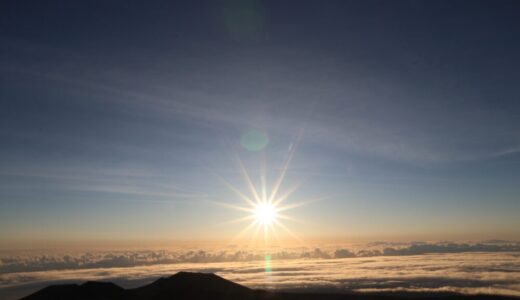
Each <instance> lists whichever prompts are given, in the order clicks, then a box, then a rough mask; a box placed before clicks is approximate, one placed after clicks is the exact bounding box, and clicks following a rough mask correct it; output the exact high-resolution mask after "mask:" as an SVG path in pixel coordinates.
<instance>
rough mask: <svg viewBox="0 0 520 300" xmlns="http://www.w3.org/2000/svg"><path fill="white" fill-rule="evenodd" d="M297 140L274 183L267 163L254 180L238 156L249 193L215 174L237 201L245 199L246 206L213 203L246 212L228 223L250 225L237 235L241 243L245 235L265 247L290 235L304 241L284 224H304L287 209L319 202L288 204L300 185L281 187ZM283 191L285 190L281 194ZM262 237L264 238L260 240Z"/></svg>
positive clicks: (238, 164)
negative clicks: (270, 180)
mask: <svg viewBox="0 0 520 300" xmlns="http://www.w3.org/2000/svg"><path fill="white" fill-rule="evenodd" d="M299 138H301V134H300V136H299V137H298V141H299ZM298 141H296V142H295V143H291V145H290V146H289V149H288V150H287V151H288V152H287V155H286V157H285V160H284V162H283V164H282V166H281V168H279V170H280V172H279V174H278V176H276V177H275V178H273V179H274V180H273V181H272V182H269V180H268V176H267V173H268V172H267V168H266V166H265V161H264V163H263V164H261V166H260V170H261V171H260V174H259V178H258V179H259V180H253V179H252V178H251V176H250V174H249V172H248V171H247V170H246V168H245V166H244V164H243V162H242V160H241V159H240V156H239V155H235V159H236V163H237V166H238V169H239V171H240V173H241V174H242V177H243V179H244V182H245V188H247V189H248V190H249V193H244V192H243V189H240V188H238V187H235V186H234V185H232V184H231V183H230V182H228V181H227V180H226V179H224V178H223V177H221V176H219V175H218V174H215V173H214V175H216V176H217V178H218V179H219V180H220V181H221V182H222V183H223V184H224V185H226V186H227V187H228V188H229V190H230V191H231V192H233V193H234V194H235V195H236V196H237V198H239V199H241V200H243V204H245V205H237V204H235V203H233V204H232V203H229V201H212V202H213V203H214V204H218V205H222V206H225V207H228V208H231V209H234V210H238V211H241V212H244V213H245V214H246V215H245V216H243V217H241V218H238V219H235V220H231V221H228V222H225V223H228V224H229V223H233V224H234V223H242V222H247V221H249V225H246V226H245V227H244V228H243V229H242V230H241V231H240V232H239V233H238V234H237V236H236V237H235V238H234V239H233V241H238V240H242V239H243V238H244V236H245V235H249V241H250V242H251V243H256V242H257V241H261V240H263V241H264V246H265V245H269V244H271V245H272V242H275V243H276V242H278V243H279V242H280V241H281V240H280V238H285V237H287V236H289V237H292V238H294V239H296V240H298V241H300V242H301V239H300V238H299V237H298V236H296V235H295V234H294V233H293V232H292V230H290V229H289V228H288V227H287V226H286V225H285V224H284V223H285V222H284V221H291V222H299V223H305V222H303V221H301V220H299V219H297V218H294V217H292V216H288V215H286V212H287V211H288V210H292V209H294V208H297V207H300V206H302V205H306V204H308V203H311V202H314V201H316V199H310V200H309V199H307V201H301V199H300V201H298V202H294V200H291V203H286V202H287V200H289V198H291V196H292V195H293V193H294V192H295V191H296V190H297V189H298V188H299V187H300V186H301V183H296V184H295V185H293V186H291V187H289V188H287V189H283V188H282V182H283V181H284V178H285V176H286V175H287V171H288V170H289V164H290V162H291V159H292V157H293V155H294V152H295V149H296V145H297V144H298ZM255 183H257V184H258V183H259V185H258V186H257V184H255ZM281 190H284V191H283V192H281ZM280 231H281V232H282V234H283V235H282V236H280ZM262 233H263V234H262ZM262 236H263V239H262V238H261V237H262ZM273 238H274V240H273Z"/></svg>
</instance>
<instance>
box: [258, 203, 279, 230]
mask: <svg viewBox="0 0 520 300" xmlns="http://www.w3.org/2000/svg"><path fill="white" fill-rule="evenodd" d="M253 214H254V217H255V221H256V222H257V223H259V224H261V225H264V226H270V225H271V224H272V223H273V222H275V221H276V208H275V207H274V205H273V204H271V203H259V204H257V205H255V209H254V212H253Z"/></svg>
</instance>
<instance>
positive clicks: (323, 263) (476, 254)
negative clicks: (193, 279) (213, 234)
mask: <svg viewBox="0 0 520 300" xmlns="http://www.w3.org/2000/svg"><path fill="white" fill-rule="evenodd" d="M443 245H444V246H443ZM499 245H500V246H499ZM373 246H376V245H373ZM377 246H378V247H382V248H383V250H367V249H361V250H357V251H354V250H352V251H350V250H347V249H337V250H335V251H332V252H329V251H324V250H319V249H315V250H313V251H303V252H299V253H298V254H297V252H296V251H294V252H285V253H286V254H285V256H283V255H282V253H283V252H280V253H275V254H271V255H268V256H266V255H262V254H260V253H256V254H254V253H249V252H235V253H234V254H225V252H220V254H217V253H208V252H203V251H191V252H190V251H188V252H186V253H183V254H177V256H174V254H171V253H170V254H168V253H167V252H145V251H144V252H129V253H127V254H126V255H123V254H119V255H116V254H113V255H108V254H105V255H104V256H99V257H101V258H102V259H101V260H99V261H97V262H95V259H97V258H96V257H98V256H96V255H94V254H91V255H90V256H89V255H86V254H85V255H83V256H79V257H75V258H73V257H70V256H69V257H68V258H65V257H63V258H62V259H63V261H62V262H54V263H55V264H57V265H58V266H60V268H61V269H54V270H44V271H27V270H26V271H16V272H6V270H7V269H6V266H9V264H11V263H12V262H9V261H8V260H6V259H3V262H2V264H3V265H2V268H3V269H2V273H0V296H1V297H3V298H6V299H8V297H15V296H16V297H19V296H22V295H24V294H27V293H30V292H32V291H34V290H36V289H39V288H41V287H43V286H46V285H48V284H51V283H59V282H71V281H83V280H110V281H114V282H116V283H118V284H120V285H122V286H125V287H133V286H138V285H142V284H145V283H148V282H150V281H152V280H155V279H156V278H158V277H161V276H169V275H171V274H174V273H176V272H178V271H183V270H184V271H197V272H214V273H217V274H219V275H221V276H223V277H225V278H227V279H229V280H233V281H236V282H238V283H241V284H244V285H247V286H249V287H253V288H265V289H286V290H302V289H304V290H328V291H330V290H334V291H344V292H345V291H361V292H362V291H451V292H461V293H470V294H472V293H490V294H502V295H517V296H520V252H519V251H518V248H516V249H517V250H514V249H515V248H514V247H518V245H517V244H503V243H500V244H473V245H470V244H450V243H446V244H413V245H407V246H402V247H401V248H398V246H395V248H390V247H387V246H388V245H387V244H378V245H377ZM485 247H489V248H485ZM492 247H495V248H492ZM390 249H393V250H390ZM486 249H487V250H489V251H487V252H483V251H484V250H486ZM507 250H509V252H504V251H507ZM369 251H372V252H371V253H372V254H374V253H379V254H385V253H388V254H392V255H378V256H364V255H366V254H367V253H369ZM390 252H391V253H390ZM130 253H133V254H130ZM425 253H428V254H425ZM168 255H171V256H168ZM334 256H335V257H336V258H334ZM99 257H98V258H99ZM168 257H169V258H168ZM340 257H346V258H340ZM47 259H48V261H52V260H50V259H49V258H47ZM81 260H83V261H84V265H83V268H82V267H81V266H80V267H74V266H76V265H79V264H80V261H81ZM169 260H171V261H172V262H176V263H167V262H168V261H169ZM6 262H7V263H6ZM201 262H204V263H201ZM39 263H40V264H42V263H41V262H39ZM67 264H68V265H70V266H72V267H71V268H69V269H65V268H64V267H63V266H64V265H67ZM28 266H29V263H28ZM12 295H15V296H12ZM13 299H14V298H13Z"/></svg>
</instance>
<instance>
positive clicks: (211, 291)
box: [22, 272, 518, 300]
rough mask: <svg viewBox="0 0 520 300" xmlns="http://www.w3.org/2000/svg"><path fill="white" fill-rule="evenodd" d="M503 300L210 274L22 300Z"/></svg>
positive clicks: (63, 288)
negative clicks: (269, 283) (293, 289)
mask: <svg viewBox="0 0 520 300" xmlns="http://www.w3.org/2000/svg"><path fill="white" fill-rule="evenodd" d="M123 299H124V300H166V299H169V300H170V299H172V300H173V299H175V300H206V299H208V300H209V299H215V300H224V299H225V300H296V299H303V300H318V299H320V300H321V299H324V300H340V299H342V300H347V299H351V300H392V299H394V300H395V299H436V300H455V299H467V300H481V299H482V300H483V299H491V300H499V299H500V300H505V299H518V298H508V297H500V296H488V295H485V296H484V295H479V296H464V295H456V294H435V293H428V294H416V293H399V294H395V293H393V294H315V293H282V292H266V291H262V290H252V289H249V288H247V287H244V286H241V285H239V284H236V283H234V282H231V281H229V280H226V279H224V278H221V277H219V276H217V275H214V274H202V273H188V272H180V273H177V274H175V275H173V276H171V277H168V278H160V279H158V280H156V281H154V282H153V283H151V284H148V285H145V286H142V287H139V288H135V289H128V290H126V289H123V288H121V287H119V286H117V285H115V284H113V283H105V282H86V283H84V284H81V285H77V284H67V285H54V286H49V287H46V288H44V289H42V290H40V291H38V292H36V293H34V294H32V295H29V296H27V297H25V298H22V300H123Z"/></svg>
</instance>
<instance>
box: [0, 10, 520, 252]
mask: <svg viewBox="0 0 520 300" xmlns="http://www.w3.org/2000/svg"><path fill="white" fill-rule="evenodd" d="M518 11H520V2H518V1H488V2H482V1H428V2H426V1H424V2H419V1H357V2H354V1H298V2H296V1H292V2H291V1H261V2H257V1H250V0H246V1H207V2H206V1H154V3H149V2H146V3H145V1H83V2H81V1H14V0H9V1H1V3H0V108H1V109H0V141H1V143H0V240H4V241H9V243H12V241H13V240H17V241H33V240H88V239H111V240H117V239H121V240H143V239H168V240H180V239H201V240H204V239H224V240H229V239H231V238H233V237H234V236H236V234H237V233H238V232H239V231H240V230H241V229H242V227H245V226H246V225H247V224H228V223H226V222H227V221H229V220H231V219H234V218H238V217H241V216H244V214H243V213H242V212H237V211H233V210H230V209H228V208H226V207H223V206H221V205H217V204H215V202H226V203H232V204H242V203H243V201H242V200H241V199H240V198H239V197H237V196H236V195H235V194H233V193H232V192H231V191H230V190H229V189H228V188H227V187H226V185H224V184H223V183H222V181H220V180H219V177H222V178H225V180H227V181H229V182H230V183H231V184H233V185H234V186H236V187H237V188H239V189H240V190H242V191H243V192H244V193H247V192H248V190H247V185H246V183H245V181H244V179H243V176H242V174H241V173H240V172H239V169H238V166H237V163H236V159H235V158H236V157H237V156H239V157H240V158H241V159H242V160H243V161H244V164H245V166H246V169H247V170H248V171H249V173H250V175H251V177H252V179H253V181H254V183H255V184H256V185H257V186H260V183H261V178H260V177H261V176H260V174H261V173H262V166H265V171H266V174H267V176H266V181H267V185H268V186H271V185H272V184H273V183H274V182H275V180H276V177H277V176H278V174H279V173H280V171H281V167H282V165H283V162H284V159H285V158H286V157H287V156H288V155H289V153H290V151H292V150H295V152H294V158H293V160H292V162H291V165H290V168H289V170H288V172H287V174H286V176H285V181H284V182H283V184H282V186H281V192H282V191H283V192H286V191H288V190H290V188H291V187H292V186H294V185H295V184H301V185H300V187H299V189H298V190H297V191H296V192H294V193H293V194H292V195H291V196H290V197H289V198H288V199H287V200H286V203H287V204H291V203H301V202H307V201H309V200H319V201H315V202H311V203H309V204H307V205H305V206H302V207H298V208H295V209H293V210H290V211H288V214H289V215H291V216H293V217H295V218H298V219H301V220H303V221H304V222H303V223H295V222H284V224H286V225H287V227H289V228H290V229H291V230H292V231H293V232H294V233H296V234H297V235H298V236H300V237H303V238H330V237H336V238H339V237H341V238H346V239H360V238H361V239H480V238H507V239H519V238H520V218H518V215H519V214H520V186H519V183H520V181H519V179H520V131H519V130H520V118H519V116H520V102H519V96H520V90H519V88H518V78H520V58H519V53H520V21H519V19H518ZM262 139H266V140H265V141H264V140H262ZM264 144H265V145H264ZM4 245H7V243H4Z"/></svg>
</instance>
